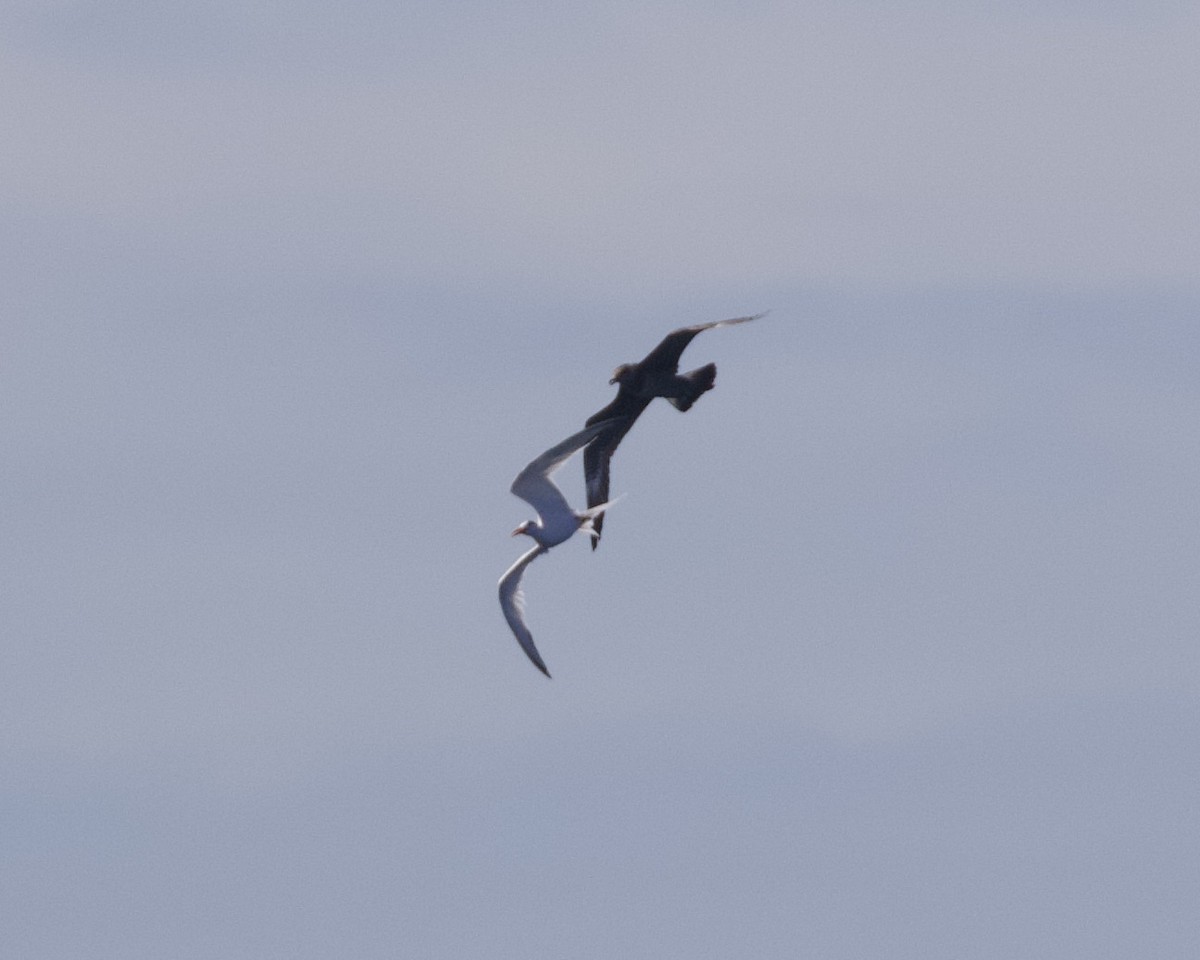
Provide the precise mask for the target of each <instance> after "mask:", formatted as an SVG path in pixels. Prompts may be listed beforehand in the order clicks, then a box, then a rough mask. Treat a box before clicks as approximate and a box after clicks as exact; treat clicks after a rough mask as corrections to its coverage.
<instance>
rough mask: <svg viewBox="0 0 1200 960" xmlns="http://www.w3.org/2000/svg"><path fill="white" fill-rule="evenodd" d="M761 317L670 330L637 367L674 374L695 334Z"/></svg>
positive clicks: (716, 321)
mask: <svg viewBox="0 0 1200 960" xmlns="http://www.w3.org/2000/svg"><path fill="white" fill-rule="evenodd" d="M763 316H766V314H763V313H756V314H755V315H754V316H752V317H733V318H732V319H730V320H710V321H709V322H708V323H697V324H694V325H693V326H690V327H680V328H679V329H678V330H672V331H671V332H670V333H668V334H667V335H666V336H665V337H663V339H662V342H661V343H660V344H659V345H658V346H657V347H655V348H654V349H653V350H651V351H650V352H649V353H648V354H646V356H645V357H644V358H643V359H642V362H641V363H640V364H639V366H641V367H643V368H645V369H647V370H651V369H653V370H665V371H667V372H669V373H674V372H675V371H676V370H678V369H679V358H680V357H681V356H683V351H684V350H686V349H687V345H688V344H689V343H691V342H692V339H693V338H694V337H695V336H696V334H698V333H703V332H704V331H705V330H711V329H712V328H713V327H731V326H733V325H734V324H735V323H749V322H750V321H751V320H757V319H758V318H759V317H763Z"/></svg>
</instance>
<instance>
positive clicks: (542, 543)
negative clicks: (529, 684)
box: [500, 422, 613, 676]
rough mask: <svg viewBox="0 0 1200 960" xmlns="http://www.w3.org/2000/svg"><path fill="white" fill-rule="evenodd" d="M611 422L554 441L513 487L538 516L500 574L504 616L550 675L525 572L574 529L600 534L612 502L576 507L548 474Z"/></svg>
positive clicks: (525, 526)
mask: <svg viewBox="0 0 1200 960" xmlns="http://www.w3.org/2000/svg"><path fill="white" fill-rule="evenodd" d="M611 426H613V424H610V423H606V422H597V423H596V424H594V425H589V426H588V427H587V428H586V429H584V430H580V431H579V432H578V433H574V434H572V435H571V436H569V437H567V439H566V440H564V441H563V442H562V443H559V444H556V445H555V446H553V447H551V448H550V449H549V450H547V451H546V452H545V453H543V454H542V455H541V456H540V457H537V458H535V459H534V460H532V461H530V463H529V464H528V465H527V466H526V467H525V469H524V470H522V471H521V472H520V473H518V474H517V478H516V479H515V480H514V481H513V483H512V492H513V493H515V494H516V495H517V496H518V497H520V498H521V499H522V500H524V501H525V502H526V503H528V504H529V505H530V506H531V507H533V509H534V510H536V511H537V514H538V518H537V519H536V520H526V521H525V522H524V523H522V524H521V525H520V526H519V527H517V529H516V530H514V531H513V532H512V535H513V536H514V537H515V536H517V535H518V534H525V535H526V536H528V537H532V538H533V539H534V540H535V541H537V543H536V544H535V546H534V547H533V549H531V550H528V551H527V552H525V553H524V554H522V555H521V557H520V558H519V559H518V560H517V562H516V563H514V564H513V565H512V566H511V567H509V568H508V569H507V570H506V571H505V572H504V576H502V577H501V578H500V609H501V610H503V611H504V619H505V620H507V621H508V625H509V627H511V628H512V632H513V634H515V635H516V638H517V642H518V643H519V644H520V645H521V649H522V650H524V651H525V654H526V656H528V657H529V659H530V660H532V661H533V665H534V666H535V667H537V668H538V669H539V670H541V671H542V673H544V674H545V675H546V676H550V671H549V670H547V669H546V664H545V663H543V662H542V658H541V656H540V655H539V654H538V651H537V647H535V646H534V645H533V634H532V633H530V632H529V628H528V627H527V626H525V595H524V593H523V592H522V590H521V575H522V574H523V573H524V572H525V568H526V567H527V566H529V564H531V563H532V562H533V561H534V560H535V559H536V558H537V557H538V556H539V555H540V554H543V553H545V552H546V551H547V550H549V549H550V548H551V547H553V546H557V545H558V544H560V543H562V542H564V541H565V540H569V539H571V537H572V536H573V535H574V534H575V531H576V530H586V531H587V532H588V533H590V534H591V535H592V536H593V537H594V536H596V532H595V528H594V525H595V523H596V521H597V520H599V519H600V517H601V515H602V514H603V513H604V511H605V510H606V509H607V508H608V506H609V505H608V504H607V503H596V504H592V506H590V507H588V509H587V510H582V511H580V512H578V513H576V512H575V511H574V510H573V509H571V505H570V504H569V503H567V498H566V497H564V496H563V495H562V491H561V490H559V489H558V487H556V486H555V485H554V481H553V480H551V479H550V477H551V476H552V475H553V474H554V472H555V471H556V470H558V468H559V467H561V466H562V465H563V464H564V463H566V462H567V460H569V459H570V458H571V455H572V454H574V453H575V451H577V450H578V449H579V448H580V447H582V446H583V445H584V444H586V443H587V442H588V441H589V440H591V439H592V438H593V437H595V436H597V435H598V434H600V433H603V432H604V431H605V430H606V429H608V428H609V427H611Z"/></svg>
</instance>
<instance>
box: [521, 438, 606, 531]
mask: <svg viewBox="0 0 1200 960" xmlns="http://www.w3.org/2000/svg"><path fill="white" fill-rule="evenodd" d="M609 426H610V421H607V420H606V421H604V422H603V423H596V424H593V425H592V426H590V427H586V428H584V429H583V430H580V431H579V432H578V433H573V434H571V436H569V437H567V439H566V440H564V441H563V442H562V443H559V444H555V445H554V446H553V447H551V448H550V449H549V450H547V451H546V452H545V453H543V454H542V455H541V456H540V457H537V458H536V459H534V460H532V461H530V463H529V464H528V465H527V466H526V467H525V469H524V470H522V471H521V472H520V473H518V474H517V478H516V479H515V480H514V481H513V483H512V492H513V493H515V494H516V495H517V496H518V497H520V498H521V499H522V500H524V501H525V502H526V503H528V504H529V505H530V506H531V507H533V509H534V510H536V511H537V512H538V516H539V517H541V518H542V521H543V522H545V521H546V520H547V519H548V518H549V517H551V516H554V515H556V514H563V513H568V514H572V515H574V511H573V510H572V509H571V505H570V504H569V503H567V498H566V497H564V496H563V495H562V491H561V490H559V489H558V487H556V486H555V485H554V481H553V480H551V479H550V477H551V475H552V474H553V473H554V471H556V470H557V469H558V468H559V467H561V466H562V465H563V464H564V463H566V461H567V459H568V458H569V457H570V456H571V454H573V453H574V452H575V451H576V450H578V449H579V448H580V447H582V446H583V445H584V444H585V443H587V442H588V441H589V440H591V439H592V438H593V437H595V436H596V435H597V434H599V433H601V432H602V431H604V430H607V429H608V427H609Z"/></svg>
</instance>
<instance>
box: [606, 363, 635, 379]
mask: <svg viewBox="0 0 1200 960" xmlns="http://www.w3.org/2000/svg"><path fill="white" fill-rule="evenodd" d="M636 366H637V364H634V363H623V364H621V365H620V366H619V367H617V369H616V370H614V371H613V375H612V379H611V380H609V381H608V382H609V383H624V382H625V381H626V380H628V379H629V378H630V376H631V375H632V374H633V371H634V368H635V367H636Z"/></svg>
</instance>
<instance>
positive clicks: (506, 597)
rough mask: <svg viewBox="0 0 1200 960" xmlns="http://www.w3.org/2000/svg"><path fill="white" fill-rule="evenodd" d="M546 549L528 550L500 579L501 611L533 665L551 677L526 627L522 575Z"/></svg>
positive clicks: (535, 548) (537, 547) (541, 547)
mask: <svg viewBox="0 0 1200 960" xmlns="http://www.w3.org/2000/svg"><path fill="white" fill-rule="evenodd" d="M545 552H546V548H545V547H543V546H542V545H541V544H538V545H537V546H536V547H534V548H533V549H532V550H527V551H526V552H525V553H523V554H522V555H521V556H520V558H519V559H518V560H517V562H516V563H514V564H513V565H512V566H511V567H509V568H508V569H507V570H505V571H504V576H502V577H501V578H500V609H501V610H503V611H504V619H505V620H507V621H508V625H509V627H511V628H512V632H513V634H514V635H515V636H516V638H517V643H519V644H520V645H521V649H522V650H524V651H525V655H526V656H527V657H529V659H530V660H532V661H533V665H534V666H535V667H537V668H538V669H539V670H541V671H542V673H544V674H545V675H546V676H550V671H549V670H547V669H546V664H545V663H543V662H542V658H541V655H540V654H539V653H538V651H537V647H535V646H534V645H533V634H532V633H530V632H529V628H528V627H527V626H525V593H524V591H522V590H521V575H522V574H523V573H524V572H525V568H526V567H527V566H529V564H531V563H532V562H533V560H534V558H535V557H536V556H537V555H538V554H539V553H545Z"/></svg>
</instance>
